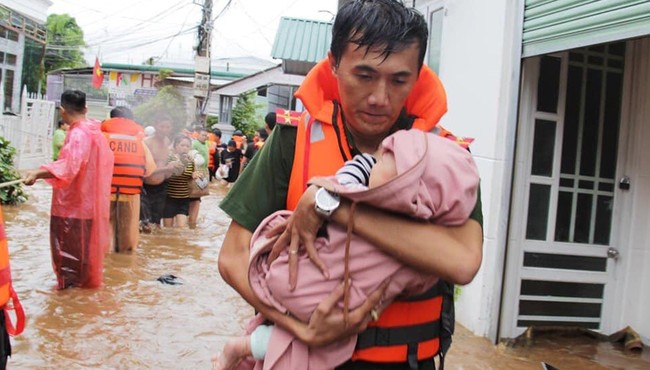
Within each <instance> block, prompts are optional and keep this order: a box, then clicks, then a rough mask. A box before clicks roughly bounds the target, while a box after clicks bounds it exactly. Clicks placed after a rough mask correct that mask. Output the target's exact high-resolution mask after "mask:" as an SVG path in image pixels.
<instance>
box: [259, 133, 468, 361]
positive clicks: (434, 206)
mask: <svg viewBox="0 0 650 370" xmlns="http://www.w3.org/2000/svg"><path fill="white" fill-rule="evenodd" d="M382 145H383V146H384V148H385V149H386V150H391V151H393V152H394V154H395V158H396V162H397V170H398V176H397V177H396V178H394V179H392V180H391V181H389V182H388V183H386V184H384V185H381V186H378V187H376V188H373V189H368V190H359V189H357V190H348V189H346V188H344V187H342V186H341V185H339V184H338V183H337V182H336V181H335V179H334V178H318V179H313V180H312V181H310V182H311V183H315V184H317V185H319V186H323V187H326V188H328V189H330V190H332V191H336V192H338V193H340V194H341V196H343V197H346V198H349V199H351V200H352V201H354V202H359V203H367V204H370V205H374V206H376V207H378V208H382V209H386V210H390V211H392V212H398V213H401V214H405V215H408V216H411V217H413V218H417V219H422V220H426V221H429V222H432V223H440V224H445V225H459V224H462V223H464V222H465V221H466V220H467V218H468V217H469V214H470V213H471V211H472V210H473V208H474V206H475V204H476V197H477V189H478V180H479V178H478V171H477V169H476V166H475V164H474V161H473V159H472V157H471V154H470V153H468V152H467V151H466V150H464V149H462V148H460V147H459V146H458V145H457V144H455V143H454V142H452V141H450V140H448V139H443V138H440V137H438V136H435V135H433V134H429V133H423V132H421V131H417V130H411V131H398V132H397V133H395V134H393V135H391V136H389V137H388V138H386V139H385V140H384V142H383V143H382ZM290 215H291V212H290V211H278V212H275V213H273V214H272V215H270V216H269V217H267V218H266V219H264V221H262V223H261V224H260V226H259V227H258V228H257V230H256V231H255V233H254V234H253V238H252V242H251V261H250V266H249V281H250V285H251V287H252V289H253V290H254V292H255V293H256V294H257V296H258V297H259V298H260V299H261V300H262V301H263V302H265V303H266V304H268V305H271V306H273V307H275V308H276V309H278V310H279V311H281V312H284V313H287V312H288V313H291V314H292V315H293V316H295V317H296V318H298V319H299V320H301V321H304V322H307V321H309V318H310V316H311V313H312V312H313V311H314V309H315V308H316V307H317V306H318V304H319V303H320V302H321V301H322V300H323V299H324V297H327V296H328V295H329V294H330V293H331V292H332V291H333V290H334V289H335V287H336V286H338V285H339V284H340V282H341V281H342V279H343V276H344V268H345V266H344V263H343V256H344V252H345V247H344V246H345V242H346V238H347V236H346V230H345V228H344V227H342V226H340V225H336V224H333V223H330V224H327V226H326V235H323V236H319V237H318V238H317V239H316V242H315V246H316V249H317V250H318V253H319V256H320V258H321V259H322V260H323V261H324V262H325V264H326V265H327V268H328V270H329V273H330V278H329V279H325V278H324V277H323V275H322V273H321V272H320V270H319V269H318V268H317V267H316V266H315V265H314V264H313V263H312V262H311V261H310V260H309V258H308V256H307V255H306V253H304V250H302V249H301V252H300V254H299V258H298V271H299V278H298V282H297V286H296V289H295V290H294V291H290V290H289V283H288V281H289V279H288V254H287V253H286V250H285V252H283V253H282V254H281V255H280V257H278V259H277V260H275V261H274V262H273V263H271V264H270V265H269V264H268V262H267V256H268V253H269V252H270V250H271V248H272V246H273V242H274V239H269V238H267V237H266V233H267V231H268V230H269V229H270V228H272V227H273V226H274V225H276V224H277V223H280V222H283V221H285V220H286V219H287V218H288V217H289V216H290ZM349 268H350V276H351V278H352V282H351V285H350V309H354V308H355V307H358V306H359V305H361V304H362V303H363V302H365V300H366V299H367V296H368V295H369V294H370V293H372V292H373V291H374V290H376V289H377V287H378V286H379V285H380V284H381V283H382V282H383V280H384V279H385V278H386V277H388V276H390V277H391V280H390V284H389V285H388V288H387V289H386V292H385V294H384V297H383V300H382V302H383V307H382V308H384V307H385V306H387V305H388V304H389V303H390V302H392V301H393V300H394V299H395V298H398V297H401V296H405V295H417V294H420V293H423V292H425V291H426V290H427V289H429V288H430V287H432V286H433V285H434V284H435V283H436V282H437V281H438V278H437V277H436V276H430V275H425V274H422V273H419V272H417V271H415V270H413V269H411V268H409V267H407V266H405V265H403V264H401V263H400V262H398V261H397V260H395V259H393V258H392V257H391V256H388V255H386V254H385V253H383V252H381V251H380V250H378V249H377V248H375V247H374V246H373V245H371V244H370V243H368V242H366V241H365V240H364V239H362V238H361V237H359V236H356V235H353V236H352V239H351V246H350V260H349ZM339 306H340V307H341V308H342V306H343V303H342V302H340V303H339ZM257 321H259V318H257ZM252 326H254V325H252ZM250 329H251V330H252V329H254V327H251V328H250ZM355 345H356V337H351V338H348V339H346V340H343V341H340V342H336V343H333V344H331V345H329V346H326V347H320V348H309V347H308V346H307V345H305V344H304V343H302V342H300V341H299V340H297V339H296V338H294V337H293V336H292V335H291V334H290V333H289V332H287V331H286V330H284V329H283V328H281V327H279V326H275V327H274V328H273V331H272V334H271V340H270V345H269V348H268V349H267V353H266V356H265V359H264V361H263V363H257V364H256V366H255V367H256V368H263V369H296V370H298V369H300V370H303V369H332V368H334V367H336V366H338V365H340V364H342V363H344V362H345V361H347V360H348V359H349V358H350V357H351V355H352V353H353V351H354V347H355Z"/></svg>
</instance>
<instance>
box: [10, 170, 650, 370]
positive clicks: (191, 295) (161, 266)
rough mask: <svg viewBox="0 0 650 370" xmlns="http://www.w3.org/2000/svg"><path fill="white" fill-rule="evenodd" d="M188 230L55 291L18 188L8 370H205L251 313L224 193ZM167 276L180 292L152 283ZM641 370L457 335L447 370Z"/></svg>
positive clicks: (572, 344)
mask: <svg viewBox="0 0 650 370" xmlns="http://www.w3.org/2000/svg"><path fill="white" fill-rule="evenodd" d="M211 189H212V194H211V195H210V196H208V197H204V198H203V202H202V204H201V216H200V220H199V226H198V228H197V229H196V230H173V229H170V230H163V231H161V232H159V233H157V234H152V235H146V234H145V235H142V236H141V243H140V247H139V248H138V250H137V252H136V253H135V254H134V255H116V254H110V255H109V256H108V257H107V258H106V260H105V274H104V287H103V288H101V289H98V290H84V289H68V290H64V291H56V290H54V289H53V287H54V286H55V283H56V282H55V277H54V273H53V272H52V268H51V262H50V261H51V259H50V249H49V209H50V199H51V188H50V187H49V186H48V185H46V184H45V183H44V182H42V181H39V182H37V183H36V185H34V186H33V187H31V188H26V190H27V192H28V193H29V195H30V199H29V201H28V202H27V203H25V204H23V205H20V206H18V207H9V206H5V207H3V211H4V217H5V229H6V233H7V238H8V240H9V248H10V252H11V266H12V274H13V280H14V288H15V290H16V291H17V293H18V295H19V297H20V299H21V301H22V304H23V306H24V308H25V313H26V316H27V323H26V326H25V331H24V333H23V334H22V335H20V336H18V337H15V338H12V343H13V352H14V355H13V357H12V358H11V359H10V360H9V368H10V369H55V368H61V369H208V368H209V367H210V357H211V355H212V354H215V353H217V352H218V351H219V350H220V349H221V347H222V346H223V343H224V342H225V341H226V340H227V339H228V338H229V337H230V336H233V335H237V334H239V333H240V332H241V330H242V327H243V325H244V323H245V322H246V320H247V319H248V318H249V317H250V316H251V315H252V314H253V311H252V309H251V308H250V307H249V306H248V305H247V304H246V303H244V301H243V300H242V299H241V298H239V296H238V295H237V293H236V292H235V291H234V290H232V289H231V288H230V287H229V286H227V285H226V284H225V283H224V281H223V280H222V279H221V277H220V276H219V273H218V270H217V256H218V252H219V247H220V245H221V242H222V240H223V236H224V233H225V231H226V228H227V227H228V224H229V222H230V220H229V218H228V217H227V216H226V215H225V214H224V213H223V212H222V211H221V210H220V209H219V208H218V204H219V201H220V200H221V199H222V198H223V196H224V195H225V193H226V191H227V190H226V189H225V188H223V187H221V186H219V185H218V184H212V185H211ZM165 274H173V275H175V276H177V277H178V278H179V280H180V281H181V282H182V285H167V284H162V283H160V282H158V281H157V280H156V279H157V278H158V277H159V276H161V275H165ZM541 361H546V362H549V363H550V364H552V365H553V366H555V367H557V368H559V369H648V368H650V356H649V355H648V351H647V349H646V351H645V352H644V353H642V354H625V353H623V352H622V351H621V350H620V345H618V347H617V345H612V344H610V343H594V342H593V341H590V342H586V341H583V340H580V339H575V338H573V339H564V340H540V341H539V342H538V343H536V345H535V346H534V347H517V348H509V347H508V348H506V347H505V346H503V345H499V346H494V345H493V344H492V343H490V342H489V341H488V340H487V339H485V338H479V337H476V336H474V335H472V334H471V333H470V332H469V331H467V330H466V329H464V328H462V327H459V328H458V329H457V333H456V335H455V336H454V344H453V345H452V347H451V351H450V353H449V355H448V360H447V363H446V365H447V366H446V368H447V369H541V366H540V362H541Z"/></svg>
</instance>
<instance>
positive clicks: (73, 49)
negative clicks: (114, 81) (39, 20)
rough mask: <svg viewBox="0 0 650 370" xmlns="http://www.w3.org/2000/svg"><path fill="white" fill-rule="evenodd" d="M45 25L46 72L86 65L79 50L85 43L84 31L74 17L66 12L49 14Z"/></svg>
mask: <svg viewBox="0 0 650 370" xmlns="http://www.w3.org/2000/svg"><path fill="white" fill-rule="evenodd" d="M45 27H47V48H46V51H45V73H46V74H47V72H49V71H53V70H56V69H60V68H79V67H84V66H86V61H85V60H84V55H83V52H82V51H81V48H82V47H84V46H85V45H86V43H85V42H84V33H83V31H82V30H81V28H80V27H79V25H77V20H76V19H75V18H74V17H71V16H70V15H68V14H50V15H49V16H48V17H47V21H46V22H45Z"/></svg>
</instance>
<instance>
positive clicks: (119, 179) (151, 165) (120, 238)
mask: <svg viewBox="0 0 650 370" xmlns="http://www.w3.org/2000/svg"><path fill="white" fill-rule="evenodd" d="M101 129H102V132H103V133H104V136H106V139H107V140H108V145H109V147H110V148H111V150H112V151H113V154H114V156H115V162H114V164H113V178H112V180H111V211H110V212H111V213H110V232H109V239H110V250H112V251H115V252H116V253H133V252H134V251H135V249H136V248H137V246H138V240H139V237H140V232H139V223H140V194H141V192H142V184H143V179H144V177H145V176H148V175H150V174H151V173H153V171H155V169H156V164H155V162H154V160H153V157H152V155H151V152H150V151H149V149H148V148H147V146H146V145H144V144H143V142H142V140H143V138H144V129H143V128H142V126H140V125H139V124H137V123H136V122H135V121H133V112H131V110H130V109H129V108H127V107H116V108H113V109H112V110H111V112H110V119H107V120H106V121H104V122H103V123H102V126H101Z"/></svg>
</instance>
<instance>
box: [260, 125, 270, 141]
mask: <svg viewBox="0 0 650 370" xmlns="http://www.w3.org/2000/svg"><path fill="white" fill-rule="evenodd" d="M257 133H258V134H259V135H260V138H261V139H262V140H266V139H268V138H269V133H268V132H266V130H265V129H263V128H260V129H257Z"/></svg>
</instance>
